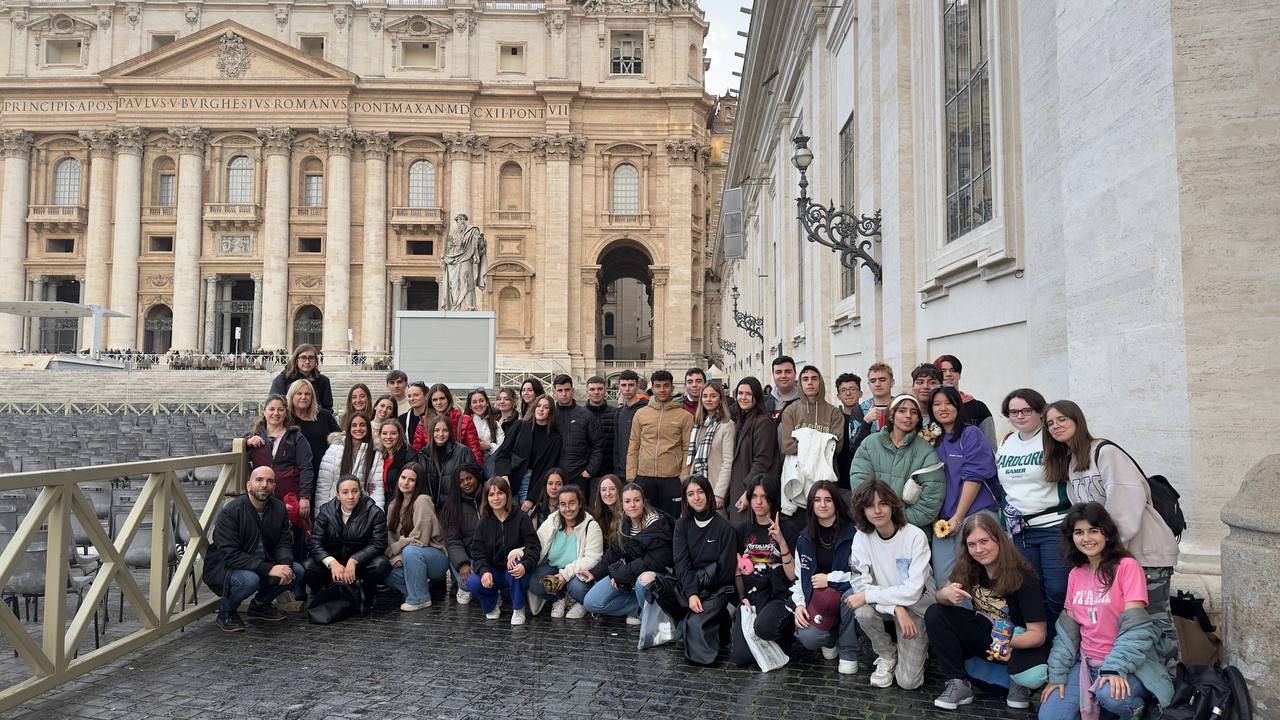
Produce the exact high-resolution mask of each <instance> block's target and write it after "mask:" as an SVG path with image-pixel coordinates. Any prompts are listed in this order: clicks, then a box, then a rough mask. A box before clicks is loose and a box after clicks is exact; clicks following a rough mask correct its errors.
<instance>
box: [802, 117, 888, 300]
mask: <svg viewBox="0 0 1280 720" xmlns="http://www.w3.org/2000/svg"><path fill="white" fill-rule="evenodd" d="M791 142H792V143H794V144H795V146H796V152H795V154H794V155H792V156H791V164H793V165H795V166H796V169H797V170H799V171H800V197H798V198H796V208H797V210H798V211H799V216H798V217H799V220H800V224H801V225H802V226H803V227H804V232H805V235H806V236H807V237H808V239H809V242H816V243H818V244H819V245H825V246H827V247H829V248H831V250H832V252H839V253H840V264H841V265H843V266H845V267H846V268H849V269H850V270H853V269H854V268H855V267H856V266H857V262H858V261H859V260H861V261H862V264H863V265H864V266H865V267H866V268H867V269H868V270H870V271H871V274H872V275H873V276H874V277H875V279H876V284H877V285H879V284H880V279H881V278H880V263H878V262H876V259H875V258H874V257H872V256H871V240H870V238H873V237H874V238H875V239H876V241H877V242H879V241H880V211H879V210H876V213H875V215H871V216H868V215H865V214H864V215H861V216H857V215H854V214H853V213H852V212H850V211H848V210H845V209H844V208H840V209H836V206H835V203H834V202H832V203H830V204H829V205H828V206H827V207H823V206H822V205H821V204H820V203H816V202H814V201H813V200H811V199H810V198H809V194H808V191H809V179H808V178H807V177H805V172H806V171H807V170H808V169H809V165H811V164H812V163H813V151H812V150H810V149H809V136H807V135H805V134H804V132H803V131H802V132H800V133H799V134H797V135H796V136H795V137H794V138H792V140H791Z"/></svg>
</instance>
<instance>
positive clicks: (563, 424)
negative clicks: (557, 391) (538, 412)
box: [556, 400, 605, 484]
mask: <svg viewBox="0 0 1280 720" xmlns="http://www.w3.org/2000/svg"><path fill="white" fill-rule="evenodd" d="M556 429H557V430H559V431H560V438H561V441H562V442H563V443H564V444H563V446H562V449H561V451H560V467H561V468H563V469H564V479H565V482H573V483H578V484H581V483H582V473H583V471H586V472H587V473H588V474H589V475H590V476H591V477H599V476H600V468H602V467H604V455H605V446H604V434H603V431H602V430H601V429H600V420H598V419H597V418H596V416H595V414H594V413H592V412H591V411H590V410H587V409H586V408H584V407H582V406H581V405H579V404H578V403H577V401H576V400H575V401H574V402H572V403H570V404H569V405H567V406H562V405H560V404H558V403H557V404H556Z"/></svg>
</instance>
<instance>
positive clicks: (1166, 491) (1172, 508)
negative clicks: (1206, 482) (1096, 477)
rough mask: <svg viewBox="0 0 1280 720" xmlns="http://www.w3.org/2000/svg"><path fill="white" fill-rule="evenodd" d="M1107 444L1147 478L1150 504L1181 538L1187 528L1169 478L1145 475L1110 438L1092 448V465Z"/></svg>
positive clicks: (1096, 463)
mask: <svg viewBox="0 0 1280 720" xmlns="http://www.w3.org/2000/svg"><path fill="white" fill-rule="evenodd" d="M1107 445H1112V446H1114V447H1115V448H1116V449H1117V450H1119V451H1120V452H1122V453H1124V455H1125V457H1127V458H1129V462H1131V463H1133V466H1134V467H1136V468H1138V472H1139V473H1140V474H1141V475H1142V477H1144V478H1146V479H1147V487H1149V488H1150V489H1151V506H1152V507H1154V508H1155V509H1156V512H1157V513H1159V514H1160V519H1161V520H1164V524H1165V525H1168V526H1169V529H1170V530H1172V531H1173V536H1174V537H1175V538H1177V539H1178V540H1182V531H1183V530H1186V529H1187V519H1186V517H1184V516H1183V514H1182V505H1181V503H1179V502H1178V500H1179V499H1180V498H1181V497H1182V496H1181V495H1179V494H1178V491H1177V490H1175V489H1174V488H1173V485H1172V484H1171V483H1170V482H1169V479H1168V478H1166V477H1165V476H1163V475H1147V474H1146V473H1145V472H1143V471H1142V466H1141V465H1139V464H1138V461H1137V460H1134V459H1133V456H1132V455H1130V454H1129V451H1127V450H1125V449H1124V448H1122V447H1120V446H1119V445H1116V444H1115V443H1113V442H1111V441H1110V440H1103V441H1102V442H1100V443H1098V447H1096V448H1094V450H1093V465H1094V467H1097V466H1098V453H1099V452H1100V451H1101V450H1102V448H1103V447H1105V446H1107Z"/></svg>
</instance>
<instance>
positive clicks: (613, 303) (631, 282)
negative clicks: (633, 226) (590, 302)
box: [596, 240, 654, 362]
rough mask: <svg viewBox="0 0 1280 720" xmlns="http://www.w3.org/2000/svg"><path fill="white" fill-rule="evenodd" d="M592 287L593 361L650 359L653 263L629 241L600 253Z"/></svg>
mask: <svg viewBox="0 0 1280 720" xmlns="http://www.w3.org/2000/svg"><path fill="white" fill-rule="evenodd" d="M599 264H600V272H599V282H598V283H597V284H596V288H597V292H596V357H598V358H600V359H601V360H602V361H618V362H627V361H637V362H641V361H645V360H648V359H649V358H652V357H653V331H654V329H653V273H652V271H651V269H650V266H651V265H652V264H653V259H652V258H651V257H649V253H648V251H647V250H645V248H644V247H643V246H641V245H640V244H639V243H637V242H635V241H633V240H619V241H617V242H615V243H612V244H610V245H609V246H608V247H607V248H605V249H604V251H603V252H601V253H600V259H599Z"/></svg>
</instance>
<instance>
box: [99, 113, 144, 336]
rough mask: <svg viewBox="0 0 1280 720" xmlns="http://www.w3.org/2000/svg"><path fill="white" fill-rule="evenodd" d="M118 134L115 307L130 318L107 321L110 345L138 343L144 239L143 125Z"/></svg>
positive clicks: (113, 244) (113, 256)
mask: <svg viewBox="0 0 1280 720" xmlns="http://www.w3.org/2000/svg"><path fill="white" fill-rule="evenodd" d="M115 137H116V192H115V211H116V223H115V226H114V229H113V234H112V238H111V292H110V298H111V301H110V303H109V306H110V307H111V309H112V310H117V311H119V312H122V313H125V314H126V317H122V318H111V319H108V320H107V345H108V346H110V347H113V348H133V347H136V346H137V344H138V253H139V249H140V244H141V242H142V141H143V137H144V133H143V130H142V128H140V127H128V128H119V129H117V130H116V132H115Z"/></svg>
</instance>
